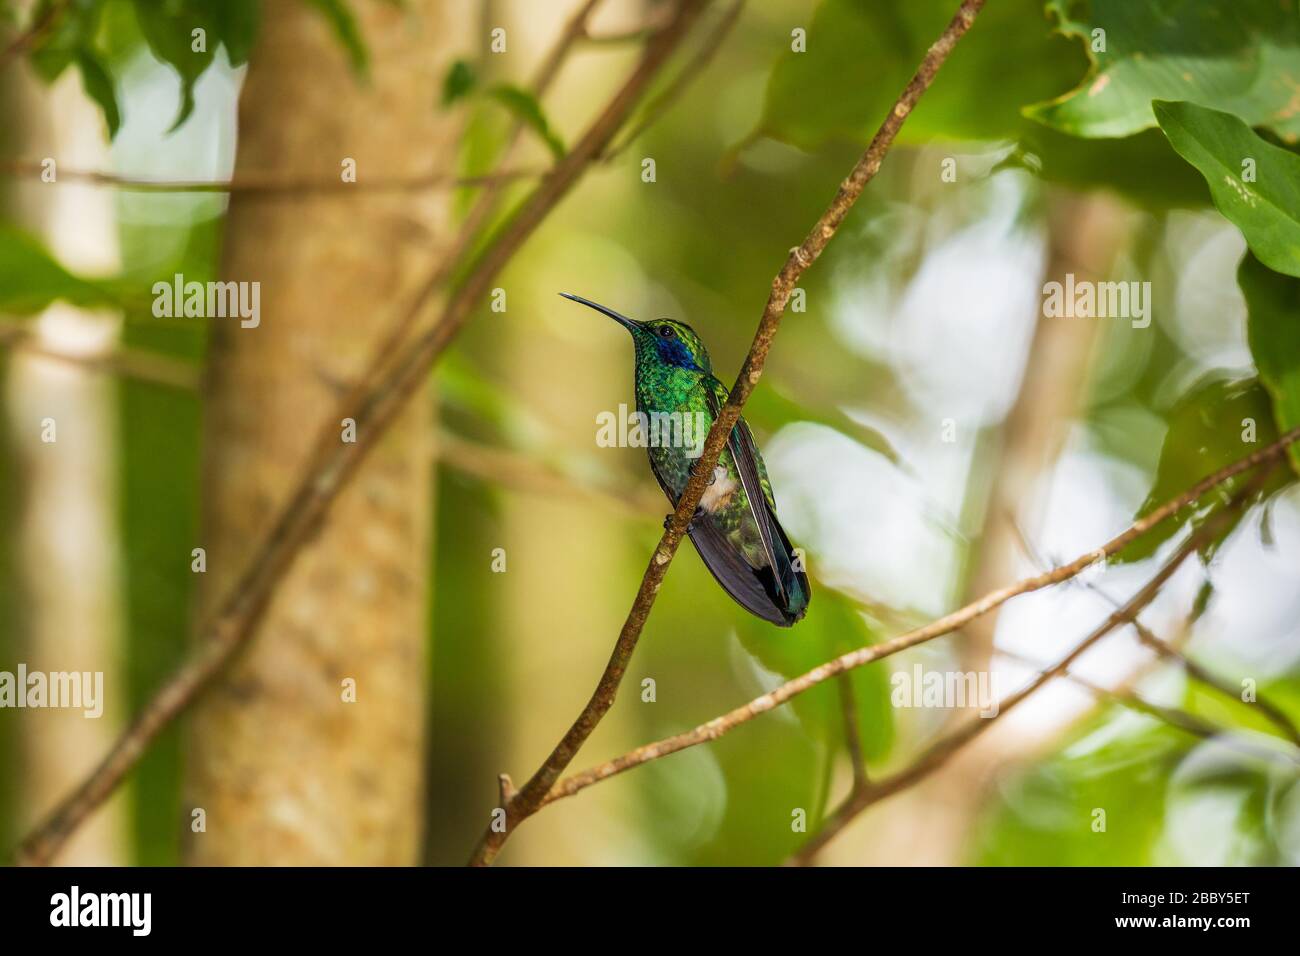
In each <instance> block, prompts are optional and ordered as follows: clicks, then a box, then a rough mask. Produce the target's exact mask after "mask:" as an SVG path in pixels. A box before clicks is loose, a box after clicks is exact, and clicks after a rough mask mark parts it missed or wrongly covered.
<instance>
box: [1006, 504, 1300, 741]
mask: <svg viewBox="0 0 1300 956" xmlns="http://www.w3.org/2000/svg"><path fill="white" fill-rule="evenodd" d="M1012 527H1013V528H1014V529H1015V532H1016V535H1017V537H1018V538H1019V539H1020V547H1021V549H1022V550H1023V551H1024V552H1025V555H1026V556H1027V557H1028V558H1029V560H1031V561H1033V562H1034V563H1035V564H1037V565H1038V566H1039V567H1040V568H1041V567H1044V566H1045V562H1044V561H1043V560H1042V558H1041V556H1040V555H1039V554H1038V551H1037V549H1036V548H1035V547H1034V546H1033V544H1031V543H1030V541H1029V538H1028V537H1027V536H1026V535H1025V532H1024V529H1023V528H1021V527H1020V525H1019V524H1017V523H1015V522H1013V523H1012ZM1074 583H1081V584H1082V585H1083V586H1084V587H1085V588H1087V589H1088V590H1089V591H1091V592H1092V593H1094V594H1096V595H1097V596H1098V597H1100V598H1101V599H1102V600H1104V601H1106V602H1107V603H1108V604H1110V605H1111V606H1112V607H1118V606H1119V602H1118V601H1117V600H1115V598H1113V597H1112V596H1111V595H1110V594H1108V593H1107V592H1106V591H1105V589H1103V588H1102V587H1100V586H1098V585H1097V584H1095V583H1094V582H1092V581H1087V580H1084V579H1083V578H1079V579H1076V581H1075V582H1074ZM1133 628H1134V630H1136V631H1137V635H1138V640H1140V641H1141V642H1142V643H1143V644H1145V645H1146V646H1147V647H1148V648H1150V649H1151V650H1153V651H1155V653H1156V654H1158V655H1159V656H1160V657H1163V658H1164V659H1165V660H1168V661H1171V662H1173V663H1174V664H1177V665H1178V666H1179V667H1181V668H1182V669H1183V671H1184V672H1185V673H1186V674H1187V676H1188V677H1190V678H1191V679H1192V680H1195V681H1199V682H1200V683H1202V684H1204V685H1205V686H1206V687H1209V688H1210V689H1211V690H1215V691H1217V692H1218V693H1220V694H1222V695H1223V696H1224V697H1227V698H1229V699H1230V700H1233V701H1235V702H1237V703H1244V701H1242V699H1241V695H1240V693H1239V692H1238V690H1237V688H1235V687H1233V686H1232V685H1231V684H1229V683H1228V682H1227V681H1225V680H1223V679H1222V678H1220V677H1219V676H1218V675H1216V674H1214V673H1213V672H1212V671H1210V670H1209V669H1208V668H1206V667H1203V666H1202V665H1200V664H1198V663H1197V662H1196V661H1194V660H1192V659H1191V658H1190V657H1188V656H1187V655H1186V654H1185V653H1184V652H1183V651H1182V650H1180V649H1179V648H1177V647H1175V646H1174V645H1173V644H1171V643H1170V642H1169V641H1166V640H1163V639H1161V638H1160V637H1159V636H1158V635H1157V634H1156V633H1155V632H1153V631H1152V630H1151V628H1149V627H1147V626H1146V625H1145V624H1143V623H1142V619H1141V618H1140V617H1138V618H1134V619H1133ZM1254 706H1255V707H1256V708H1257V709H1258V710H1259V711H1260V713H1262V714H1263V715H1264V717H1265V718H1266V719H1267V720H1268V721H1270V722H1271V723H1272V724H1273V726H1275V727H1277V729H1278V730H1280V731H1281V732H1282V733H1283V735H1284V736H1286V738H1287V739H1288V740H1290V741H1291V742H1292V743H1293V744H1296V745H1297V746H1300V729H1297V728H1296V725H1295V723H1294V722H1293V721H1292V720H1291V718H1290V717H1289V716H1288V715H1287V713H1286V712H1285V711H1284V710H1282V708H1280V707H1278V706H1277V705H1276V704H1274V703H1273V702H1272V701H1270V700H1266V699H1264V698H1263V697H1260V696H1258V695H1257V696H1256V699H1255V701H1254Z"/></svg>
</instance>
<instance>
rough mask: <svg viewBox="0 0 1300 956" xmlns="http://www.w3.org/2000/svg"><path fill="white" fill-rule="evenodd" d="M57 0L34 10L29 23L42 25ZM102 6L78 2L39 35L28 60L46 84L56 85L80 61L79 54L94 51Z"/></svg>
mask: <svg viewBox="0 0 1300 956" xmlns="http://www.w3.org/2000/svg"><path fill="white" fill-rule="evenodd" d="M54 2H55V0H41V2H40V3H38V4H37V5H36V7H35V8H34V9H33V10H32V14H31V17H30V18H29V20H28V22H29V23H39V22H41V21H42V20H43V19H44V18H45V17H46V16H47V15H48V12H49V9H50V7H51V6H53V4H54ZM100 9H101V8H100V4H98V3H93V2H89V0H76V2H74V3H70V4H68V5H67V6H66V7H65V8H64V9H63V10H62V12H61V13H58V14H56V15H55V18H54V20H52V21H51V25H50V26H49V27H48V28H47V29H46V30H45V31H44V32H42V33H41V34H39V35H38V37H37V39H36V41H35V45H34V46H33V47H32V48H31V51H30V53H29V55H28V59H29V61H30V62H31V65H32V69H33V70H34V71H35V72H36V75H37V76H39V77H40V78H41V79H42V80H44V81H45V82H46V83H53V82H54V81H55V80H56V79H58V78H59V77H60V76H61V75H62V74H63V71H64V70H66V69H67V68H68V67H69V66H71V65H72V64H73V63H74V62H76V59H77V54H78V53H79V52H81V51H82V50H85V49H88V48H90V47H91V46H92V45H93V44H94V42H95V34H96V33H97V32H98V31H99V17H100Z"/></svg>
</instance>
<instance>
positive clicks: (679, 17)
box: [17, 0, 707, 864]
mask: <svg viewBox="0 0 1300 956" xmlns="http://www.w3.org/2000/svg"><path fill="white" fill-rule="evenodd" d="M705 2H707V0H681V2H679V3H678V5H677V8H676V14H675V16H674V17H673V19H672V21H671V22H670V23H669V25H668V26H667V27H665V28H664V30H663V31H662V32H661V33H659V34H657V35H656V36H655V37H654V38H653V39H652V40H651V41H650V43H649V44H647V46H646V49H645V52H644V53H643V55H642V57H641V59H640V61H639V62H638V63H637V65H636V66H635V67H634V68H633V70H632V72H631V73H630V74H629V76H628V78H627V79H626V80H625V81H624V83H623V85H622V86H621V87H620V88H619V90H618V91H617V92H616V93H615V94H614V96H613V97H612V98H611V99H610V100H609V102H608V103H607V104H606V105H605V107H604V109H603V110H602V111H601V113H600V115H599V116H598V117H597V118H596V119H595V120H594V121H593V123H592V124H591V126H590V127H589V128H588V130H587V131H586V133H585V134H584V135H583V136H582V137H581V139H579V141H578V142H577V143H576V144H575V145H574V146H573V148H572V149H571V150H570V151H569V152H568V153H567V154H566V155H565V156H564V158H563V159H561V160H560V161H559V162H558V163H557V164H556V165H555V167H554V168H553V169H552V170H551V171H550V172H549V173H548V174H547V176H546V177H545V178H544V179H543V180H542V182H541V184H540V185H539V186H538V187H537V189H536V190H535V191H534V192H533V193H532V194H531V195H530V196H529V197H528V198H527V199H526V200H525V201H524V202H523V204H522V206H521V207H520V208H519V210H518V212H517V213H515V215H514V216H513V217H512V218H511V219H510V220H509V221H508V222H507V223H506V224H505V225H504V226H503V228H502V229H501V231H500V232H499V233H498V235H497V238H496V239H495V241H494V242H492V243H491V244H490V245H489V246H488V247H487V248H486V249H485V250H484V251H483V252H482V253H481V254H480V255H479V256H478V257H477V258H476V259H475V260H474V262H473V263H472V264H471V266H470V267H469V270H468V274H467V276H466V278H465V280H464V281H463V282H461V283H460V284H459V286H458V287H457V288H456V289H455V292H454V294H452V295H451V296H449V297H448V299H447V302H446V305H445V307H444V308H443V310H442V314H441V319H440V321H439V322H438V324H437V325H435V326H433V327H432V328H430V329H428V330H427V331H425V332H423V333H422V334H420V335H419V336H418V337H416V338H415V339H414V340H413V341H412V342H411V343H410V344H409V346H406V347H405V349H404V352H403V354H402V355H400V356H398V357H397V359H396V360H395V361H394V362H391V363H388V364H387V365H385V366H384V367H382V368H379V369H378V377H377V378H371V377H370V376H369V375H367V376H366V377H365V378H364V379H363V382H364V383H365V387H364V391H363V390H362V389H354V390H353V391H352V392H350V393H349V395H348V396H346V397H345V399H344V401H343V403H341V405H340V407H339V409H337V410H336V412H337V411H342V415H341V416H337V415H335V414H331V416H330V418H329V420H328V421H327V422H326V423H325V426H324V428H323V429H322V432H321V436H320V438H319V439H318V442H317V446H316V448H315V450H314V451H313V453H312V454H311V455H310V456H309V462H308V465H307V467H306V468H305V469H304V471H303V477H302V479H301V480H300V482H299V483H298V485H297V487H296V488H295V490H294V492H293V494H292V495H290V497H289V500H288V503H287V504H286V506H285V507H284V508H283V509H282V510H281V512H280V514H279V515H278V517H277V519H276V520H275V522H274V524H273V525H272V527H271V530H270V532H269V534H268V535H267V537H266V539H265V540H264V542H263V544H262V546H261V547H260V548H259V549H258V551H257V553H256V555H255V556H254V558H253V560H252V561H251V562H250V564H249V566H248V567H247V568H246V569H245V571H244V573H243V574H242V575H241V577H240V578H239V581H238V583H237V584H236V586H235V587H234V589H233V590H232V591H231V592H230V593H229V594H228V595H227V596H226V598H225V600H223V601H222V603H221V604H220V605H219V607H218V609H217V612H216V614H215V615H214V616H213V617H212V618H211V619H210V620H209V621H207V622H206V623H205V625H204V626H203V627H202V628H201V629H200V635H199V637H200V639H199V641H198V642H197V645H196V650H195V651H194V653H193V655H192V656H191V657H190V658H188V659H187V660H186V661H185V662H184V663H183V664H182V665H181V666H180V668H179V669H178V670H177V671H176V672H175V673H173V674H172V676H171V677H169V678H168V680H167V681H166V682H165V683H164V684H163V686H162V687H161V688H160V689H159V690H158V691H157V692H156V693H155V694H154V696H153V697H152V698H151V699H150V700H149V702H148V703H147V704H146V705H145V707H144V709H143V710H142V711H141V712H140V713H139V714H138V715H137V716H136V718H135V720H134V721H133V722H132V723H131V725H130V726H129V727H128V728H127V729H126V731H125V732H124V733H123V734H122V736H121V737H119V738H118V740H117V742H116V743H115V744H114V745H113V748H112V749H111V750H110V751H109V753H108V755H107V756H106V757H105V758H104V759H103V761H101V762H100V764H99V765H98V766H97V767H96V768H95V770H94V771H92V772H91V774H90V775H89V776H88V777H87V778H86V779H85V780H84V781H83V782H82V783H81V784H80V785H79V786H78V787H77V789H76V790H75V791H74V792H73V793H72V794H71V795H70V796H68V797H67V798H66V799H65V800H64V801H63V802H62V803H61V804H60V805H59V806H58V807H57V808H55V810H54V811H53V813H52V814H51V815H50V816H49V817H48V818H46V819H45V820H44V821H43V822H42V823H41V824H40V825H39V826H38V827H37V828H36V829H35V830H33V831H32V832H31V833H30V834H29V835H28V836H27V837H26V839H24V840H23V842H22V843H21V844H20V846H19V848H18V853H17V856H18V859H19V860H20V861H21V862H24V863H37V864H39V863H45V862H48V861H49V860H50V859H51V858H52V857H53V855H54V854H55V853H56V852H57V851H58V850H59V848H60V847H61V846H62V845H63V843H64V842H65V841H66V840H67V839H68V837H69V836H70V835H71V834H72V833H73V832H74V831H75V830H76V828H77V827H78V826H79V825H80V824H81V823H82V821H84V820H85V819H86V817H87V816H88V815H89V814H90V813H91V812H92V811H93V810H94V809H95V808H96V807H98V806H99V805H100V804H101V803H102V802H103V801H104V800H105V799H106V798H107V797H108V795H109V794H111V793H112V792H113V790H114V789H115V788H116V787H117V785H118V784H119V783H121V781H122V780H123V778H124V777H125V776H126V774H127V773H128V772H129V771H130V770H131V769H132V768H133V767H134V766H135V765H136V763H138V762H139V760H140V758H141V757H142V756H143V754H144V752H145V750H146V749H147V748H148V747H149V745H150V744H151V743H152V742H153V741H154V739H155V738H156V737H157V736H158V735H159V734H160V733H161V732H162V731H163V729H164V728H165V727H167V726H168V725H169V724H170V723H171V722H172V721H173V720H175V719H176V717H177V716H179V715H180V714H181V713H182V712H184V711H185V710H186V709H187V708H188V707H189V706H190V704H192V703H193V701H194V699H195V698H196V696H197V695H198V694H199V692H200V691H202V690H203V689H204V688H206V687H207V686H208V685H209V684H210V683H211V682H212V680H213V679H214V678H215V677H216V676H217V675H218V674H220V673H221V671H222V670H223V669H224V667H225V666H226V665H227V664H228V663H229V662H230V660H231V659H232V658H233V657H234V656H235V654H236V653H237V652H238V651H239V650H240V649H242V648H243V646H244V645H245V644H246V643H247V641H248V640H249V638H250V637H251V636H252V634H253V632H254V628H255V626H256V624H257V622H258V621H259V620H260V619H261V616H262V614H263V613H264V611H265V610H266V607H267V606H268V604H269V602H270V600H271V598H272V596H273V594H274V593H275V589H276V587H277V586H278V585H279V583H280V581H282V580H283V579H284V577H285V575H286V574H287V573H288V571H289V569H290V568H291V567H292V566H293V563H294V561H295V560H296V558H297V556H298V554H299V552H300V551H301V549H302V548H303V546H304V545H305V544H306V543H307V541H309V540H310V539H311V538H312V537H313V535H314V533H315V530H316V528H317V527H318V526H319V524H320V522H321V521H323V520H324V519H325V517H326V514H327V512H328V510H329V508H330V505H331V504H333V502H334V500H335V499H336V498H337V497H338V495H339V493H340V492H341V491H342V490H343V488H344V486H345V485H346V483H347V481H348V479H349V477H350V476H351V475H352V474H353V473H354V472H355V470H356V468H357V466H358V465H359V464H360V463H361V462H362V461H363V460H364V459H365V458H366V456H367V455H368V454H369V452H370V451H371V450H372V449H373V448H374V446H375V444H376V442H377V441H378V439H379V437H380V436H381V435H382V434H383V433H384V432H385V430H386V429H387V428H388V427H389V426H390V425H391V424H392V422H393V421H394V420H395V419H396V417H397V416H398V414H399V413H400V412H401V410H402V408H403V407H404V406H405V404H406V402H407V401H408V400H409V399H410V398H411V397H412V396H413V395H414V394H415V393H416V392H417V391H418V390H419V388H420V386H421V385H422V384H423V383H424V381H425V378H426V375H427V373H428V371H429V370H430V369H431V368H432V366H433V365H434V363H435V362H436V361H437V359H438V357H439V356H440V355H441V354H442V352H443V351H444V350H445V349H446V348H447V346H448V345H449V344H450V343H451V341H452V340H453V339H454V338H455V336H456V334H457V333H458V332H459V331H460V329H461V328H462V327H463V326H464V324H465V323H466V322H467V321H468V320H469V317H470V315H471V314H472V311H473V309H474V308H475V307H476V306H477V305H478V304H479V302H480V301H481V300H482V299H483V297H484V296H485V295H486V294H487V292H488V291H489V290H490V289H491V286H492V283H493V281H495V279H496V277H497V275H499V274H500V272H501V270H502V269H503V268H504V267H505V265H506V263H508V262H509V261H510V259H511V257H512V256H513V255H514V254H515V252H516V251H517V250H518V249H519V247H520V246H521V245H523V243H524V242H525V241H526V240H527V239H528V238H529V237H530V236H531V235H532V234H533V232H534V231H535V230H536V228H537V227H538V226H539V225H540V224H541V223H542V221H543V220H544V219H545V218H546V217H547V215H548V214H549V213H550V211H551V210H552V209H553V208H554V207H555V206H556V204H557V203H559V201H560V200H561V199H563V198H564V197H565V196H566V195H567V194H568V192H569V190H570V189H572V187H573V186H574V184H575V183H576V182H577V181H578V179H579V178H580V177H581V176H582V174H583V173H584V172H585V171H586V170H587V169H588V168H589V167H590V166H591V164H592V163H593V162H595V161H596V160H597V158H598V157H599V156H600V154H601V153H602V152H603V151H604V149H605V148H606V147H607V146H608V145H609V143H610V141H611V139H612V138H613V137H614V135H615V134H616V133H617V132H618V130H619V128H620V127H621V126H622V124H623V122H624V121H625V120H626V118H627V117H628V115H629V114H630V113H631V111H632V109H633V107H634V106H635V105H636V103H637V102H638V100H639V99H640V97H641V95H642V93H643V92H644V91H645V89H646V88H647V87H648V85H649V84H650V81H651V80H652V79H653V77H654V76H655V74H656V73H657V72H658V71H659V69H660V68H661V67H662V66H663V64H664V63H665V61H666V60H667V59H668V57H669V55H670V54H671V53H672V52H673V50H675V49H676V47H677V45H678V44H679V43H680V41H681V39H682V38H683V37H684V36H685V34H686V33H687V31H688V30H689V29H690V27H691V25H692V23H693V22H694V21H695V19H696V17H697V16H698V14H699V12H700V10H701V8H702V7H703V6H704V3H705ZM439 271H442V270H439ZM439 284H440V283H434V282H432V281H430V282H428V283H426V284H425V285H424V286H423V287H422V288H421V289H420V291H419V293H418V294H417V296H416V299H415V303H414V305H413V306H412V308H411V310H410V313H409V314H410V315H414V316H418V315H419V314H421V313H422V312H423V309H424V307H425V305H426V304H427V301H428V299H429V297H430V296H431V295H432V294H433V292H434V290H435V289H436V288H437V285H439ZM359 391H363V394H361V395H360V396H359V397H357V393H358V392H359ZM340 417H350V418H352V419H354V420H355V422H356V437H357V440H356V442H354V443H345V442H340V441H339V435H338V424H337V423H338V420H339V418H340Z"/></svg>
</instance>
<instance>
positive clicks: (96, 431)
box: [6, 69, 127, 866]
mask: <svg viewBox="0 0 1300 956" xmlns="http://www.w3.org/2000/svg"><path fill="white" fill-rule="evenodd" d="M18 73H19V70H18V69H14V70H13V71H12V74H11V75H12V76H13V79H14V81H15V88H16V90H17V97H16V100H17V102H16V104H15V105H16V107H17V108H18V109H19V110H20V111H21V113H22V114H23V120H25V122H24V123H23V125H24V126H26V127H27V130H26V132H27V135H26V136H24V137H22V138H23V140H24V149H25V150H26V155H28V156H36V157H40V158H45V157H52V158H54V159H55V160H56V161H57V163H59V164H64V165H66V166H68V167H71V168H76V167H81V168H85V169H103V168H105V167H106V166H107V165H108V145H107V141H106V138H105V134H104V124H103V120H102V118H101V116H100V114H99V112H98V110H97V108H96V107H95V106H94V104H92V103H91V102H90V101H89V100H88V99H86V97H85V94H84V93H83V92H82V90H81V85H80V83H79V82H78V81H77V79H76V77H75V76H72V75H65V76H64V77H63V78H62V79H61V80H60V81H59V82H58V83H57V84H56V85H55V86H54V87H53V88H52V89H46V88H44V87H38V86H37V85H36V84H35V82H34V81H32V80H31V79H30V78H28V77H26V76H19V75H17V74H18ZM19 199H20V201H21V202H20V207H19V210H18V211H19V219H20V220H21V221H23V222H24V223H25V225H26V226H27V227H28V228H29V229H31V231H32V232H34V233H35V234H37V235H39V236H41V238H42V239H43V240H44V241H45V242H46V243H47V244H48V246H49V248H50V249H51V251H52V252H53V253H54V255H55V256H56V257H57V258H58V259H60V260H61V261H62V262H63V263H64V264H65V265H67V266H68V267H69V268H71V269H72V270H74V271H76V272H80V273H83V274H88V275H97V274H110V273H112V272H115V271H116V270H117V268H118V265H119V263H118V243H117V226H116V219H115V217H114V214H113V195H112V193H111V192H107V191H105V190H102V189H93V188H89V187H84V186H77V185H74V184H65V183H57V182H55V183H43V182H40V181H33V182H30V183H27V184H25V185H24V187H23V189H22V191H21V195H20V196H19ZM34 321H35V325H34V328H33V340H34V342H35V343H36V344H37V346H38V347H40V348H42V349H48V350H51V351H55V352H61V353H70V354H74V355H83V356H95V355H100V354H103V353H105V352H109V351H111V350H112V348H113V344H114V342H115V341H116V339H117V335H118V330H119V319H118V317H117V315H116V314H115V313H114V312H111V311H109V312H96V311H90V310H85V309H78V308H74V307H72V306H70V305H67V304H65V303H55V304H54V305H52V306H50V307H49V308H48V309H46V310H45V312H44V313H43V314H42V315H40V316H39V317H38V318H37V319H35V320H34ZM6 404H7V406H8V408H9V411H10V430H11V431H12V433H13V436H14V445H15V453H16V456H17V461H16V462H14V463H13V464H14V465H15V467H16V470H17V471H18V473H19V474H20V476H21V481H22V510H21V512H20V515H21V518H20V521H21V526H20V529H19V532H18V540H17V552H18V567H19V568H20V580H19V581H18V585H19V588H20V592H21V594H22V604H23V607H22V619H23V640H22V642H21V645H20V648H21V650H20V656H19V660H21V661H23V662H24V663H26V665H27V667H28V670H29V671H42V672H47V673H48V672H50V671H79V672H83V673H87V674H91V675H95V674H101V675H102V684H101V686H102V688H103V692H102V696H103V698H106V699H104V700H101V701H100V702H99V703H100V704H101V705H102V706H103V713H102V716H100V717H98V718H88V717H86V716H85V715H84V711H83V710H82V709H59V710H54V709H42V710H24V711H21V712H20V713H21V723H20V727H21V731H20V739H21V762H22V768H21V773H20V774H19V777H18V781H17V786H18V787H19V788H20V790H21V793H20V799H19V805H20V806H21V808H22V814H23V816H24V817H25V824H26V825H32V824H34V823H35V822H36V820H37V819H39V818H40V817H42V816H44V814H46V813H47V812H49V810H50V808H51V807H53V806H54V804H55V802H56V801H57V800H59V799H61V798H62V797H63V796H65V795H66V794H67V792H68V791H69V790H71V789H72V788H73V786H74V785H75V784H77V783H78V782H80V780H81V779H82V777H84V776H85V775H86V774H87V773H89V772H90V770H91V769H92V768H93V767H94V765H95V763H96V762H97V760H98V755H99V754H102V753H104V751H106V750H107V749H108V747H109V745H110V744H111V743H112V741H113V739H114V737H115V736H116V735H117V733H118V730H119V729H120V726H121V720H120V716H121V714H122V713H123V712H124V711H125V709H126V701H125V698H126V693H127V690H126V687H125V686H124V684H123V680H122V674H121V672H120V670H119V668H118V666H117V664H118V662H119V661H120V660H121V654H122V648H121V642H122V633H121V624H122V605H121V587H122V586H121V580H120V577H119V573H118V572H119V558H120V555H119V534H118V525H117V492H116V488H117V481H116V478H117V467H116V458H115V456H116V454H117V440H116V434H117V418H116V414H115V408H116V406H115V403H114V386H113V382H112V381H111V380H110V379H109V378H107V377H105V376H104V375H102V374H97V373H89V374H88V373H87V372H86V370H85V369H83V368H78V367H77V366H76V365H74V364H71V363H67V362H60V361H58V360H56V359H52V358H49V357H44V356H41V355H37V354H32V353H27V352H24V351H23V350H22V348H21V347H20V348H19V349H18V350H17V351H16V352H15V353H14V356H13V360H12V364H11V366H10V378H9V394H8V397H7V403H6ZM46 420H49V421H50V422H52V428H53V434H52V437H53V438H54V441H45V440H43V439H44V438H49V437H51V436H50V434H48V433H46V431H45V427H44V424H43V423H45V422H46ZM91 679H92V680H95V678H94V677H92V678H91ZM92 686H93V685H92ZM125 828H126V815H125V813H124V798H123V797H120V796H119V797H117V798H114V799H113V800H112V801H110V802H109V803H108V804H107V805H106V806H104V807H103V808H101V809H100V810H99V811H98V812H97V813H96V814H95V815H94V816H93V817H92V818H91V820H90V822H89V824H88V825H87V826H84V827H82V828H81V829H80V830H79V831H78V832H77V834H76V835H75V836H74V837H73V838H72V840H70V841H69V843H68V845H67V846H66V847H65V848H64V850H63V851H62V852H61V853H60V854H59V856H58V857H57V859H56V861H55V862H57V863H63V864H69V865H83V866H84V865H121V864H122V863H124V862H126V861H125V859H124V849H125V847H124V844H125V836H126V829H125Z"/></svg>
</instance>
